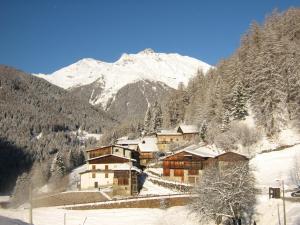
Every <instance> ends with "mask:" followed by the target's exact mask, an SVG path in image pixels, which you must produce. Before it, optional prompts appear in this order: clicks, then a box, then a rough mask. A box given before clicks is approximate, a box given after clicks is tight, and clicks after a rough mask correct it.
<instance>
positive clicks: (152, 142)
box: [138, 137, 159, 152]
mask: <svg viewBox="0 0 300 225" xmlns="http://www.w3.org/2000/svg"><path fill="white" fill-rule="evenodd" d="M138 147H139V150H140V151H141V152H158V151H159V149H158V147H157V138H156V137H144V138H142V140H141V142H140V143H139V145H138Z"/></svg>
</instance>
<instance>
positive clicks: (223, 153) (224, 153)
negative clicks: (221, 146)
mask: <svg viewBox="0 0 300 225" xmlns="http://www.w3.org/2000/svg"><path fill="white" fill-rule="evenodd" d="M226 154H236V155H239V156H242V157H244V158H246V159H249V158H248V156H246V155H243V154H241V153H237V152H222V153H221V154H219V155H217V156H216V157H215V158H218V157H220V156H223V155H226Z"/></svg>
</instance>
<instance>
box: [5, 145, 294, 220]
mask: <svg viewBox="0 0 300 225" xmlns="http://www.w3.org/2000/svg"><path fill="white" fill-rule="evenodd" d="M296 156H297V157H298V156H300V145H295V146H293V147H289V148H286V149H284V150H281V151H273V152H269V153H263V154H258V155H257V156H256V157H255V158H253V159H251V161H250V165H251V167H252V168H253V169H255V172H254V173H255V176H256V179H257V186H258V187H259V188H261V189H262V190H263V192H262V193H261V194H260V195H258V202H257V205H256V215H255V220H256V222H257V224H267V225H279V223H278V220H279V219H280V220H281V224H283V213H282V200H281V199H269V197H268V195H267V190H268V187H269V186H276V185H278V182H277V181H276V180H277V179H284V180H285V184H286V188H292V187H294V185H293V183H292V180H291V177H290V171H291V169H292V166H293V160H294V158H295V157H296ZM84 169H85V166H82V167H79V168H77V169H76V170H75V171H73V175H74V174H78V172H79V171H81V170H84ZM155 172H160V171H159V170H157V171H155ZM70 176H72V175H70ZM74 180H76V179H74ZM150 194H162V195H163V194H175V192H173V191H171V190H169V189H167V188H164V187H160V186H158V185H155V184H153V183H151V182H150V181H147V180H146V182H145V184H144V189H143V190H142V192H141V195H150ZM286 196H289V193H287V195H286ZM286 211H287V225H299V224H300V202H289V201H287V202H286ZM33 213H34V222H35V223H34V224H35V225H40V224H41V225H48V224H49V225H50V224H51V225H58V224H63V218H64V214H65V213H66V216H67V224H68V225H69V224H70V225H73V224H74V225H78V224H83V222H84V220H85V218H87V219H86V222H85V225H94V224H101V225H106V224H107V225H115V224H116V225H122V224H126V225H127V224H128V225H130V224H139V225H160V224H166V225H173V224H183V225H196V224H198V223H197V220H196V218H195V217H194V216H193V215H191V214H189V211H188V208H187V207H182V206H180V207H172V208H169V209H166V210H162V209H98V210H74V211H72V210H65V209H61V208H58V207H51V208H38V209H34V212H33ZM0 215H1V216H4V217H10V218H14V219H19V220H22V221H25V222H28V210H24V209H16V210H14V209H0ZM0 224H1V217H0ZM11 224H13V223H11Z"/></svg>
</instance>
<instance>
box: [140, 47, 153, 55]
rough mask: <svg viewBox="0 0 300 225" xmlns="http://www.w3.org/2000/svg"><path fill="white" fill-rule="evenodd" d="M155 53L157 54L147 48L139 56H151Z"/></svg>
mask: <svg viewBox="0 0 300 225" xmlns="http://www.w3.org/2000/svg"><path fill="white" fill-rule="evenodd" d="M153 53H155V52H154V50H153V49H151V48H146V49H144V50H143V51H140V52H139V53H138V54H139V55H150V54H153Z"/></svg>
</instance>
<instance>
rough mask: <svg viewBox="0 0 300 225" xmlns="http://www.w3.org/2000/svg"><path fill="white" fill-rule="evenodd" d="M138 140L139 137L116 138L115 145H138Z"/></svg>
mask: <svg viewBox="0 0 300 225" xmlns="http://www.w3.org/2000/svg"><path fill="white" fill-rule="evenodd" d="M140 142H141V139H134V140H128V139H118V140H117V145H138V144H139V143H140Z"/></svg>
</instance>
